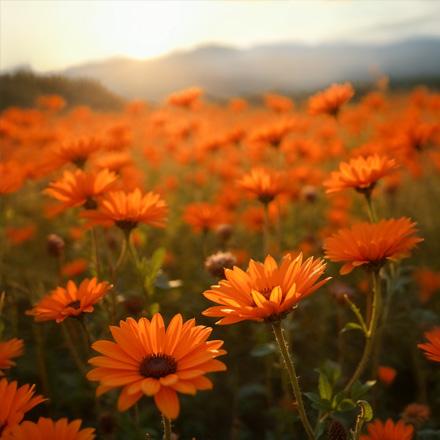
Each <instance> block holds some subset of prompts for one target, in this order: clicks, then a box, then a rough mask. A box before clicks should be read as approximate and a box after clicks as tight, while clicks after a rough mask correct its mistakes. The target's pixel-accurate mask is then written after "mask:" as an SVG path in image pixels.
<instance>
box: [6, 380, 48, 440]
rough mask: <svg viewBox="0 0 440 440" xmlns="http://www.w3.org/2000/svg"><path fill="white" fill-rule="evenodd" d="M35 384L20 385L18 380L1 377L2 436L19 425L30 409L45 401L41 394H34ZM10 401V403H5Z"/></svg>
mask: <svg viewBox="0 0 440 440" xmlns="http://www.w3.org/2000/svg"><path fill="white" fill-rule="evenodd" d="M34 389H35V385H23V386H21V387H18V384H17V382H15V381H14V382H8V381H7V380H6V379H0V402H1V403H2V404H1V405H0V437H1V438H2V439H3V437H5V436H6V434H7V433H8V432H9V430H10V429H11V428H13V427H14V426H16V425H18V424H19V423H20V422H21V421H22V420H23V417H24V415H25V413H27V412H28V411H30V410H31V409H32V408H33V407H34V406H36V405H39V404H40V403H41V402H44V401H45V400H46V399H44V398H43V397H42V396H40V395H36V396H34V393H35V391H34ZM4 402H8V404H7V405H6V404H4Z"/></svg>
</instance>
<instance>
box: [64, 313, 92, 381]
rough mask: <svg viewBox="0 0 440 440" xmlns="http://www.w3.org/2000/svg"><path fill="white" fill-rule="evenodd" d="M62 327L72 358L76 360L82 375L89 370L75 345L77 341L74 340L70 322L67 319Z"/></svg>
mask: <svg viewBox="0 0 440 440" xmlns="http://www.w3.org/2000/svg"><path fill="white" fill-rule="evenodd" d="M61 328H62V331H63V335H64V340H65V342H66V345H67V348H68V349H69V352H70V355H71V356H72V360H73V361H74V362H75V364H76V366H77V368H78V370H79V372H80V373H81V375H85V374H86V372H87V368H86V366H85V364H84V362H83V361H82V359H81V357H80V355H79V353H78V351H77V349H76V347H75V343H74V342H73V340H72V335H71V334H70V331H69V326H68V323H67V322H66V321H64V322H62V323H61Z"/></svg>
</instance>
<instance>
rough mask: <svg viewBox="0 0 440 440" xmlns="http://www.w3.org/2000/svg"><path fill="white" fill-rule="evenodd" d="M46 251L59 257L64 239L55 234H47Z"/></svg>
mask: <svg viewBox="0 0 440 440" xmlns="http://www.w3.org/2000/svg"><path fill="white" fill-rule="evenodd" d="M46 243H47V252H48V253H49V254H50V255H52V256H53V257H59V256H60V255H62V254H63V252H64V246H65V243H64V240H63V239H62V238H61V237H60V236H59V235H57V234H49V235H48V236H47V240H46Z"/></svg>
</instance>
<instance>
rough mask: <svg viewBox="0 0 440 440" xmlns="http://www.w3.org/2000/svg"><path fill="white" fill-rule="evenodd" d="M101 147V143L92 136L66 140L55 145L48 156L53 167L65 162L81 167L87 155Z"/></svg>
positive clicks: (87, 157)
mask: <svg viewBox="0 0 440 440" xmlns="http://www.w3.org/2000/svg"><path fill="white" fill-rule="evenodd" d="M101 148H102V143H101V142H100V141H99V140H98V139H95V138H93V137H89V138H83V139H76V140H71V141H66V142H64V143H62V144H60V145H57V146H56V147H55V148H54V149H53V150H52V153H51V155H50V157H48V160H49V162H50V163H51V164H52V166H53V167H54V168H56V167H60V166H62V165H64V164H67V163H72V164H75V165H76V166H77V167H78V168H82V167H83V166H84V165H85V163H86V162H87V160H88V159H89V157H90V156H91V155H92V154H93V153H96V152H97V151H98V150H99V149H101Z"/></svg>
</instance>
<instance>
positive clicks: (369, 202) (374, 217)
mask: <svg viewBox="0 0 440 440" xmlns="http://www.w3.org/2000/svg"><path fill="white" fill-rule="evenodd" d="M365 200H366V201H367V211H368V218H369V219H370V222H371V223H375V222H377V215H376V210H375V209H374V205H373V200H372V199H371V192H368V193H365Z"/></svg>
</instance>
